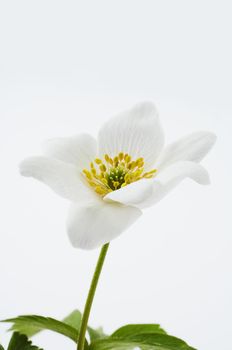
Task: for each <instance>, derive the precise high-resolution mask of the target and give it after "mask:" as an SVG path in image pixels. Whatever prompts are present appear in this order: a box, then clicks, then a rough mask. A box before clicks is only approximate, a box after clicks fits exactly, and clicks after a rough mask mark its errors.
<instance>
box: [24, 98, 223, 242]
mask: <svg viewBox="0 0 232 350" xmlns="http://www.w3.org/2000/svg"><path fill="white" fill-rule="evenodd" d="M215 140H216V137H215V135H214V134H212V133H210V132H204V131H200V132H195V133H192V134H190V135H188V136H186V137H184V138H182V139H181V140H179V141H177V142H174V143H173V144H171V145H169V146H167V147H166V148H164V134H163V131H162V129H161V126H160V122H159V119H158V114H157V110H156V108H155V106H154V105H153V104H152V103H150V102H145V103H141V104H139V105H136V106H135V107H134V108H132V109H131V110H128V111H126V112H123V113H120V114H119V115H117V116H115V117H113V118H111V119H110V120H109V121H108V122H107V123H105V124H104V125H103V126H102V128H101V129H100V132H99V135H98V139H97V141H96V140H95V139H94V138H93V137H92V136H90V135H88V134H80V135H78V136H75V137H71V138H57V139H52V140H49V141H48V142H47V143H46V146H45V156H41V157H31V158H28V159H26V160H24V161H23V162H22V163H21V164H20V170H21V174H22V175H24V176H32V177H34V178H36V179H38V180H40V181H42V182H44V183H45V184H47V185H48V186H49V187H51V188H52V189H53V190H54V191H55V192H56V193H58V194H59V195H61V196H62V197H65V198H67V199H69V200H70V201H71V208H70V211H69V215H68V220H67V231H68V235H69V238H70V240H71V243H72V245H73V246H74V247H79V248H83V249H92V248H96V247H98V246H100V245H102V244H104V243H106V242H109V241H111V240H112V239H114V238H115V237H117V236H118V235H120V234H121V233H122V232H123V231H125V230H126V229H127V228H128V227H129V226H130V225H131V224H133V223H134V222H135V221H136V220H137V219H138V218H139V217H140V215H141V214H142V209H144V208H147V207H150V206H152V205H154V204H155V203H156V202H158V201H159V200H161V199H162V198H163V197H164V196H165V195H166V194H167V193H168V192H170V191H171V190H172V189H173V188H174V187H175V186H176V185H178V184H179V183H180V182H181V181H182V180H183V179H185V178H186V177H189V178H191V179H193V180H194V181H196V182H198V183H199V184H203V185H205V184H208V183H209V176H208V173H207V171H206V170H205V169H204V168H203V167H202V166H201V165H200V164H199V162H200V161H201V160H202V158H203V157H204V156H205V155H206V154H207V153H208V151H209V150H210V149H211V147H212V146H213V144H214V143H215Z"/></svg>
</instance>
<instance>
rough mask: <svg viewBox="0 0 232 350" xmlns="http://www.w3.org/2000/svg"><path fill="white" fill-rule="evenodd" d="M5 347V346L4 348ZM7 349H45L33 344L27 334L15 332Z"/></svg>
mask: <svg viewBox="0 0 232 350" xmlns="http://www.w3.org/2000/svg"><path fill="white" fill-rule="evenodd" d="M2 349H3V348H2ZM7 350H43V349H40V348H38V347H37V346H35V345H32V343H31V341H30V340H28V338H27V337H26V335H24V334H19V333H14V334H13V335H12V337H11V340H10V343H9V346H8V348H7Z"/></svg>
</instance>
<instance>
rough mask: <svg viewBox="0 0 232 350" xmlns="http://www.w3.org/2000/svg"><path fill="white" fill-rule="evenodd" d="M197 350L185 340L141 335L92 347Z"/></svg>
mask: <svg viewBox="0 0 232 350" xmlns="http://www.w3.org/2000/svg"><path fill="white" fill-rule="evenodd" d="M135 347H139V348H140V349H141V350H195V349H194V348H192V347H190V346H189V345H188V344H186V343H185V342H184V341H183V340H180V339H178V338H175V337H172V336H170V335H166V334H159V333H153V334H152V333H141V334H134V335H133V336H132V335H131V336H129V337H128V338H126V339H125V338H119V337H115V338H114V337H112V336H111V337H109V338H106V339H100V340H97V341H95V342H93V343H92V344H91V345H90V348H89V349H90V350H133V349H134V348H135Z"/></svg>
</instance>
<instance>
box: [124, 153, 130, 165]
mask: <svg viewBox="0 0 232 350" xmlns="http://www.w3.org/2000/svg"><path fill="white" fill-rule="evenodd" d="M124 159H125V162H126V163H130V161H131V156H129V155H128V154H126V156H125V157H124Z"/></svg>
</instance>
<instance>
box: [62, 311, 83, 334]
mask: <svg viewBox="0 0 232 350" xmlns="http://www.w3.org/2000/svg"><path fill="white" fill-rule="evenodd" d="M81 317H82V315H81V313H80V311H79V310H74V311H73V312H71V314H70V315H68V316H67V317H65V318H64V319H63V321H62V322H64V323H66V324H67V325H69V326H71V327H73V328H75V329H76V330H78V331H79V330H80V326H81Z"/></svg>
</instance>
